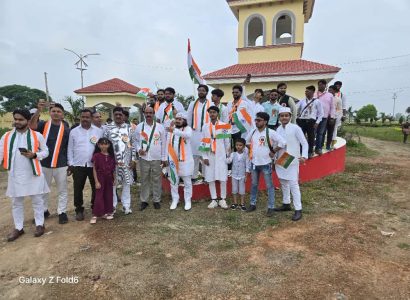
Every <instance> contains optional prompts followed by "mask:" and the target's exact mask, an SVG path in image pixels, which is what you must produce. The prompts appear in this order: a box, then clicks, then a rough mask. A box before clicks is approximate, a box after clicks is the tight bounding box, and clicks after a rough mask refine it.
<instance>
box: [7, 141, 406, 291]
mask: <svg viewBox="0 0 410 300" xmlns="http://www.w3.org/2000/svg"><path fill="white" fill-rule="evenodd" d="M362 140H363V142H364V143H365V144H366V145H367V146H368V147H369V148H370V149H373V150H375V151H377V153H374V152H372V153H373V154H372V155H358V154H357V153H354V151H353V152H350V154H349V156H348V158H347V164H346V172H345V173H343V174H337V175H333V176H330V177H328V178H325V179H323V180H319V181H316V182H312V183H308V184H304V185H303V186H302V187H301V188H302V195H303V205H304V217H303V219H302V220H301V221H300V222H297V223H294V222H292V221H290V217H291V213H285V214H277V215H275V217H274V218H266V217H265V216H264V208H265V206H266V201H265V200H266V195H265V194H262V195H261V198H262V199H261V201H260V202H259V203H258V210H257V211H256V212H255V213H252V214H245V213H241V212H239V211H230V210H229V211H223V210H220V209H217V210H212V211H211V210H208V209H207V208H206V206H207V203H206V202H203V203H195V204H194V206H193V209H192V211H190V212H184V211H183V210H182V208H181V207H179V208H178V210H177V211H175V212H170V211H169V210H168V208H167V206H168V197H167V196H164V204H163V208H162V209H161V210H154V209H153V208H152V205H150V206H149V207H148V208H147V210H146V211H144V212H143V213H141V212H138V211H137V201H136V197H137V196H136V192H135V191H134V195H133V202H134V203H133V208H134V213H133V214H132V215H128V216H124V215H123V214H117V215H116V216H118V217H116V219H114V220H113V221H99V222H98V223H97V224H96V225H94V226H92V225H90V224H89V223H88V221H85V222H77V221H75V220H74V213H73V207H72V194H70V198H69V199H70V201H69V202H70V213H69V218H70V222H69V223H68V224H65V225H59V224H58V218H57V217H56V216H55V203H53V205H54V207H52V213H53V212H54V215H53V216H52V217H51V218H50V219H49V220H47V222H46V230H47V233H46V235H44V236H43V237H40V238H34V237H33V235H32V233H33V232H34V225H31V219H32V210H31V207H30V201H29V200H26V216H25V217H26V223H25V226H26V227H25V230H26V234H25V235H24V236H23V237H21V238H20V239H18V240H17V241H15V242H12V243H8V242H7V241H6V239H5V236H6V235H7V233H8V232H9V231H10V230H11V229H12V228H13V226H12V217H11V209H10V200H9V199H7V198H5V197H4V196H2V198H1V200H0V213H1V215H2V218H1V219H0V237H2V239H1V240H0V298H3V299H22V298H24V299H33V298H36V299H66V298H74V299H75V298H80V297H81V298H84V299H94V298H97V297H99V298H103V299H105V298H111V299H169V298H176V299H410V201H409V200H410V184H409V178H410V147H408V146H404V145H402V144H399V143H394V142H384V141H379V140H373V139H368V138H363V139H362ZM6 182H7V174H6V173H5V172H0V194H1V195H4V194H5V188H6ZM71 191H72V189H71ZM86 193H87V194H86V197H87V198H89V193H88V190H87V192H86ZM53 195H54V197H55V191H54V189H53ZM276 195H277V199H276V201H277V202H280V201H281V197H280V192H277V193H276ZM89 216H90V211H89V210H87V220H88V219H89ZM382 232H383V233H382ZM386 234H389V235H392V236H388V235H386ZM49 276H56V277H55V278H54V281H57V280H58V281H59V283H50V282H47V283H45V284H44V285H41V284H26V283H20V282H19V280H22V278H23V279H25V278H28V277H44V278H47V281H49ZM57 276H60V277H61V278H57ZM74 277H76V278H77V279H78V282H76V283H67V282H66V283H62V282H61V281H63V280H66V281H67V280H69V279H70V278H71V280H73V279H74ZM67 278H68V279H67Z"/></svg>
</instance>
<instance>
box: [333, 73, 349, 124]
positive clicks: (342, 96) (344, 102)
mask: <svg viewBox="0 0 410 300" xmlns="http://www.w3.org/2000/svg"><path fill="white" fill-rule="evenodd" d="M334 86H335V88H336V96H337V97H340V99H342V109H343V119H342V122H344V118H345V117H346V114H347V98H346V95H345V94H343V93H342V91H341V89H342V86H343V83H342V82H341V81H336V82H335V84H334Z"/></svg>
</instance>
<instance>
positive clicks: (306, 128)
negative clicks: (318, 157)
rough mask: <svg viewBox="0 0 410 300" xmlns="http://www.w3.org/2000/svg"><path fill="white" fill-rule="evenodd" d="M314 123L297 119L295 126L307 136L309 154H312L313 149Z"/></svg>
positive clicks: (313, 121)
mask: <svg viewBox="0 0 410 300" xmlns="http://www.w3.org/2000/svg"><path fill="white" fill-rule="evenodd" d="M315 123H316V120H314V119H297V124H298V125H299V127H300V128H302V131H303V134H305V135H306V136H307V141H308V144H309V154H313V147H314V146H315V127H314V126H315Z"/></svg>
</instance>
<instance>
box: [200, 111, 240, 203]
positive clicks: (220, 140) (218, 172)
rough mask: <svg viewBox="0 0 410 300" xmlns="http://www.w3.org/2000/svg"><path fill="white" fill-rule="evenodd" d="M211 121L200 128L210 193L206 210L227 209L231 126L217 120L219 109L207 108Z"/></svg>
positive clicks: (206, 178)
mask: <svg viewBox="0 0 410 300" xmlns="http://www.w3.org/2000/svg"><path fill="white" fill-rule="evenodd" d="M208 113H209V118H210V119H211V121H210V122H209V123H208V124H205V125H204V127H203V128H202V132H203V138H202V142H201V146H200V150H201V152H202V159H203V160H204V165H205V168H204V175H205V181H206V182H208V185H209V192H210V193H211V199H212V201H211V203H210V204H209V206H208V208H216V207H218V205H219V206H220V207H222V208H223V209H228V204H227V203H226V182H227V180H228V163H227V162H228V160H227V159H228V157H229V155H230V152H231V151H230V149H231V145H230V137H231V134H230V132H231V127H232V126H231V125H230V124H226V123H223V122H220V121H219V120H218V115H219V108H218V107H216V106H211V107H210V108H208ZM216 181H219V183H220V187H221V189H220V190H221V200H220V201H219V203H218V199H217V194H216V185H215V182H216Z"/></svg>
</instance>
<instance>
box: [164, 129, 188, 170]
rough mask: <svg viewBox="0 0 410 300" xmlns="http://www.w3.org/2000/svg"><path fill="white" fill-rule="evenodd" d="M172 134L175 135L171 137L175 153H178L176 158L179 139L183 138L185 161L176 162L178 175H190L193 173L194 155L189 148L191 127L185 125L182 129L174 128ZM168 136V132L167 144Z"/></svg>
mask: <svg viewBox="0 0 410 300" xmlns="http://www.w3.org/2000/svg"><path fill="white" fill-rule="evenodd" d="M172 136H175V138H174V139H173V140H174V143H173V148H174V150H175V153H176V154H177V155H178V158H180V153H179V150H178V145H179V140H180V139H181V138H183V139H185V161H179V162H178V165H179V170H178V176H180V177H184V176H192V174H193V173H194V157H193V155H192V148H191V137H192V129H191V128H190V127H189V126H187V127H185V128H184V129H183V130H181V129H178V128H175V129H174V133H173V135H172ZM170 138H171V134H168V140H167V145H169V142H170Z"/></svg>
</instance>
